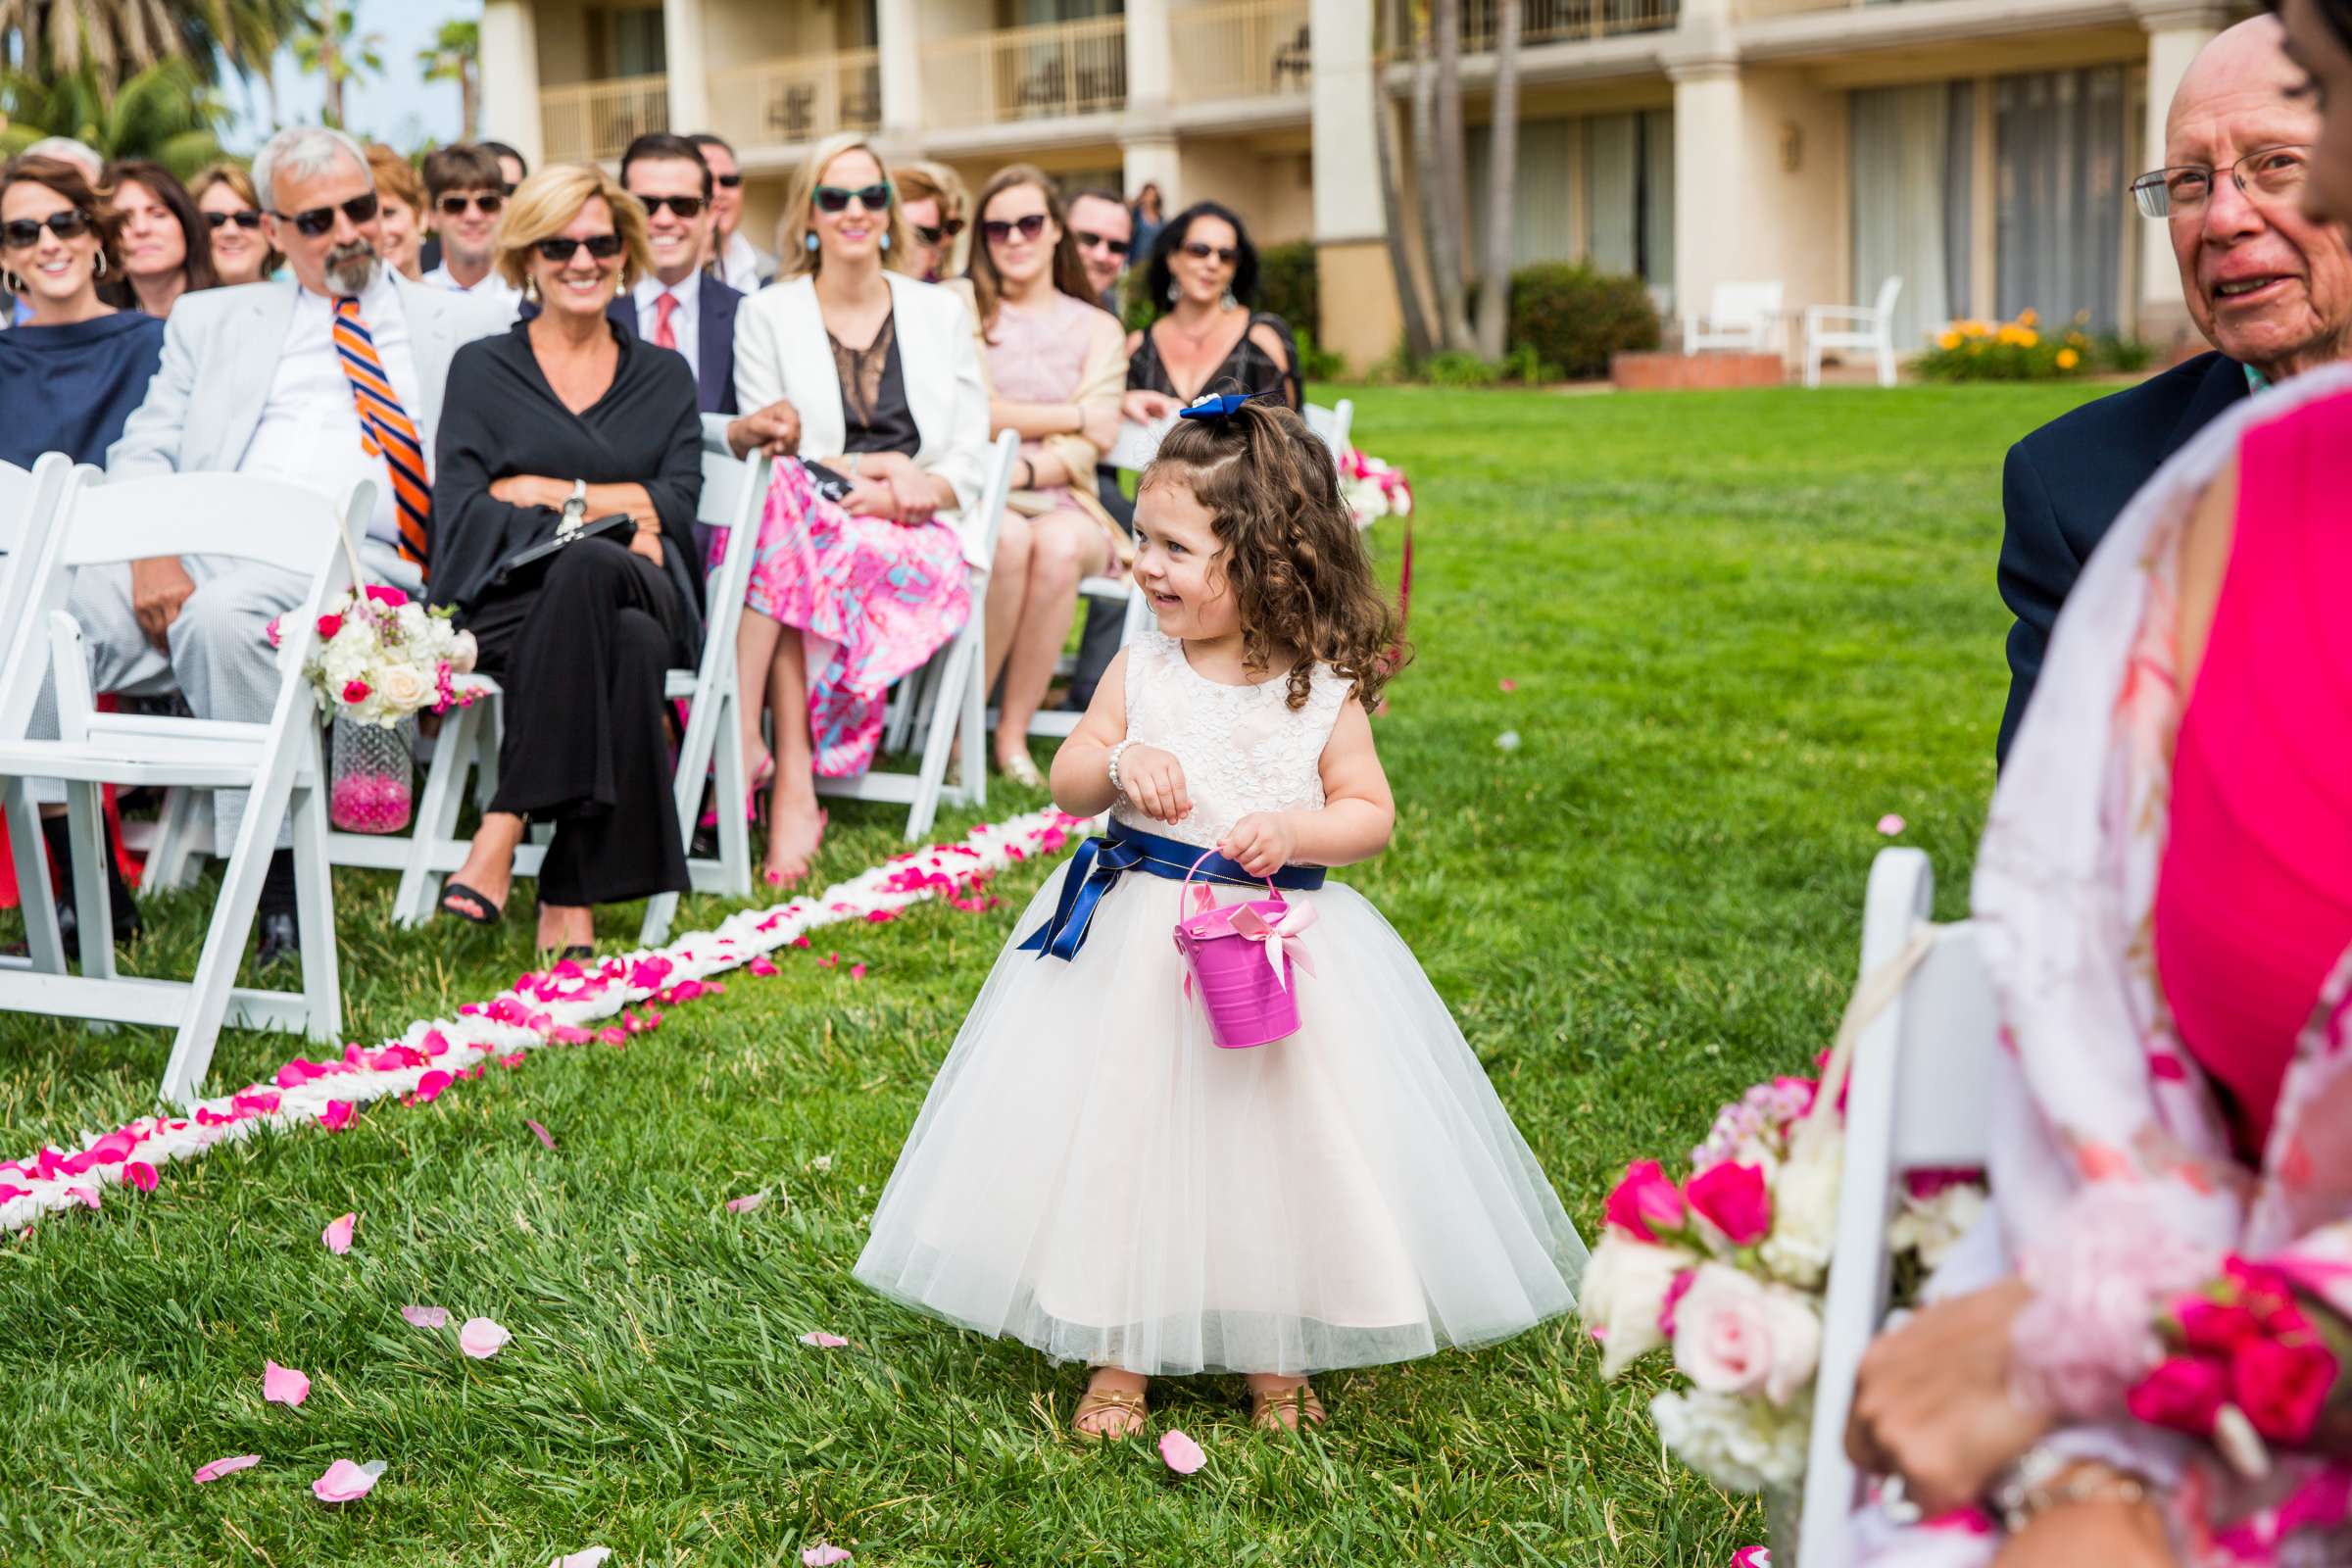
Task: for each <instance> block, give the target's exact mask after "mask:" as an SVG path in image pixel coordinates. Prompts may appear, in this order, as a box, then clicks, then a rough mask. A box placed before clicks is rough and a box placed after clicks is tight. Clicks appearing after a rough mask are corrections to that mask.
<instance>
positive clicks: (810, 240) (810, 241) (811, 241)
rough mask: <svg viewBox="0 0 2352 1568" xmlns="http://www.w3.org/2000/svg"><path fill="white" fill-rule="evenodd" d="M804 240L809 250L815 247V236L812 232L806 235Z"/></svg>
mask: <svg viewBox="0 0 2352 1568" xmlns="http://www.w3.org/2000/svg"><path fill="white" fill-rule="evenodd" d="M806 242H807V244H808V246H809V249H810V250H811V251H813V250H815V249H816V236H815V235H814V234H810V235H808V236H807V240H806Z"/></svg>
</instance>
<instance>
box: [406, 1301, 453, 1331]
mask: <svg viewBox="0 0 2352 1568" xmlns="http://www.w3.org/2000/svg"><path fill="white" fill-rule="evenodd" d="M400 1315H401V1316H402V1317H405V1318H407V1319H408V1320H409V1321H410V1322H412V1323H414V1324H416V1325H417V1327H418V1328H420V1329H445V1328H447V1327H449V1308H448V1307H446V1306H404V1307H402V1308H401V1309H400Z"/></svg>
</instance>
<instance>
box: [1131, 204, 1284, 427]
mask: <svg viewBox="0 0 2352 1568" xmlns="http://www.w3.org/2000/svg"><path fill="white" fill-rule="evenodd" d="M1145 188H1146V189H1147V190H1149V189H1151V187H1150V186H1146V187H1145ZM1144 286H1145V289H1146V290H1147V295H1146V297H1147V298H1149V299H1150V300H1151V301H1152V308H1153V309H1155V310H1161V311H1162V314H1161V315H1160V317H1159V319H1157V320H1155V321H1153V322H1152V325H1151V326H1150V327H1149V328H1147V329H1146V330H1144V331H1141V332H1137V333H1134V334H1132V335H1131V336H1129V338H1128V339H1127V354H1128V360H1127V385H1128V388H1129V390H1128V393H1127V407H1126V413H1127V417H1128V418H1130V419H1133V420H1135V421H1136V422H1137V423H1138V424H1150V423H1152V422H1153V421H1154V420H1158V419H1164V418H1166V417H1168V416H1170V415H1172V414H1174V413H1175V412H1176V411H1177V410H1178V409H1179V408H1181V407H1183V406H1184V405H1185V404H1187V403H1190V402H1192V401H1193V400H1194V399H1195V398H1197V397H1199V396H1201V393H1202V392H1204V391H1206V390H1208V389H1209V388H1210V387H1212V386H1213V387H1214V388H1216V390H1217V391H1219V392H1252V393H1256V392H1271V393H1274V394H1276V395H1277V396H1278V397H1280V399H1281V400H1282V401H1283V402H1284V403H1286V404H1288V405H1289V406H1290V407H1292V408H1294V409H1296V408H1299V407H1300V405H1301V402H1302V399H1301V396H1300V393H1299V353H1298V350H1297V348H1296V347H1295V346H1294V345H1293V343H1292V341H1291V328H1290V325H1289V323H1288V322H1286V321H1284V320H1283V319H1282V318H1281V317H1279V316H1270V315H1266V314H1263V313H1257V312H1252V310H1251V309H1250V307H1251V306H1252V305H1253V304H1254V303H1255V302H1256V299H1257V247H1256V246H1254V245H1252V244H1250V235H1249V231H1248V230H1246V229H1245V228H1243V227H1242V221H1241V218H1240V217H1239V216H1238V215H1236V214H1235V213H1233V212H1232V211H1230V210H1229V209H1227V208H1223V207H1220V206H1218V205H1217V204H1216V203H1215V202H1196V203H1194V204H1193V205H1192V206H1190V207H1188V208H1186V209H1185V210H1184V211H1183V212H1181V213H1178V214H1177V215H1176V217H1175V218H1174V219H1173V220H1172V221H1170V222H1169V223H1168V225H1167V227H1165V228H1163V229H1161V230H1160V232H1159V241H1158V243H1157V244H1156V245H1155V246H1154V247H1153V248H1152V265H1151V267H1150V269H1149V270H1147V271H1146V272H1145V273H1144ZM1163 307H1164V309H1163Z"/></svg>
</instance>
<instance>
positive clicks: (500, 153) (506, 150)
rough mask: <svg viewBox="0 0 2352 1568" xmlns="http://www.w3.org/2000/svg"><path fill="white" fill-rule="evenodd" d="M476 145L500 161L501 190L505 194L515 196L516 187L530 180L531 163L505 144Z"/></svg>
mask: <svg viewBox="0 0 2352 1568" xmlns="http://www.w3.org/2000/svg"><path fill="white" fill-rule="evenodd" d="M474 145H475V146H476V147H479V148H480V149H481V150H482V151H484V152H486V153H488V154H489V155H490V156H491V157H493V158H495V159H497V160H498V178H499V190H500V191H501V192H503V193H504V194H506V195H509V196H512V195H514V194H515V186H517V185H519V184H521V183H522V182H523V181H524V180H526V179H528V178H530V175H531V166H530V163H529V161H528V160H526V159H525V158H524V157H523V156H522V154H520V153H518V152H516V151H515V149H514V148H512V147H510V146H508V145H507V144H506V143H505V142H503V141H477V142H475V143H474Z"/></svg>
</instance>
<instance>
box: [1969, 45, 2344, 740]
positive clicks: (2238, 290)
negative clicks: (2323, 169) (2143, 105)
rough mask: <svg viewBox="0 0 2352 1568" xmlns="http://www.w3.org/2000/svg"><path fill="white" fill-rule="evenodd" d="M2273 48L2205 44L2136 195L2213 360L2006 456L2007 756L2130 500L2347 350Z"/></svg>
mask: <svg viewBox="0 0 2352 1568" xmlns="http://www.w3.org/2000/svg"><path fill="white" fill-rule="evenodd" d="M2281 37H2282V33H2281V30H2280V28H2279V25H2278V21H2277V19H2276V18H2273V17H2268V16H2263V17H2256V18H2253V19H2252V20H2250V21H2247V22H2242V23H2239V24H2238V25H2236V26H2233V27H2231V28H2229V30H2228V31H2226V32H2224V33H2223V34H2221V36H2219V37H2217V38H2215V39H2214V40H2213V42H2211V43H2209V44H2207V45H2206V46H2205V49H2204V51H2203V52H2202V53H2200V54H2199V55H2198V56H2197V58H2196V59H2195V60H2194V61H2193V62H2191V64H2190V66H2189V68H2188V71H2187V73H2186V74H2184V75H2183V76H2182V77H2181V78H2180V88H2179V90H2178V91H2176V92H2175V93H2174V95H2173V104H2172V111H2171V113H2170V114H2169V115H2168V116H2167V117H2166V121H2165V135H2164V163H2165V167H2164V168H2162V169H2159V170H2155V171H2152V172H2149V173H2145V174H2142V175H2140V176H2139V177H2138V178H2137V179H2135V180H2133V181H2132V182H2131V193H2132V196H2133V197H2134V199H2135V200H2136V201H2137V202H2138V204H2139V211H2140V212H2141V213H2142V214H2143V215H2145V217H2146V219H2147V221H2150V222H2162V223H2167V224H2170V225H2171V228H2172V239H2173V254H2174V255H2175V257H2177V258H2178V259H2179V261H2180V287H2181V292H2182V293H2183V294H2184V295H2185V296H2186V299H2187V305H2188V314H2189V317H2190V319H2192V320H2194V321H2195V322H2196V324H2197V330H2198V331H2200V332H2202V333H2203V334H2204V335H2205V338H2206V340H2207V341H2208V342H2210V343H2211V344H2213V346H2214V352H2212V353H2208V354H2201V355H2199V356H2197V357H2196V358H2195V359H2192V360H2190V361H2188V362H2187V363H2186V364H2183V365H2180V366H2177V367H2175V368H2173V369H2170V370H2167V371H2166V372H2164V373H2163V374H2161V375H2158V376H2155V377H2152V378H2151V379H2149V380H2147V381H2145V382H2142V383H2141V384H2140V385H2138V386H2135V387H2133V388H2131V390H2130V391H2128V392H2118V393H2116V394H2115V395H2114V396H2112V397H2106V398H2101V399H2100V400H2099V401H2098V402H2096V403H2091V404H2087V405H2085V406H2083V407H2082V408H2080V409H2077V410H2075V411H2074V412H2073V413H2071V414H2068V415H2065V416H2064V417H2060V418H2057V419H2054V420H2052V421H2051V422H2050V423H2048V424H2046V425H2043V426H2042V427H2041V428H2040V429H2038V430H2036V431H2034V433H2033V434H2032V435H2030V436H2027V437H2026V438H2025V439H2024V440H2023V441H2020V442H2019V443H2018V444H2017V445H2016V446H2014V447H2012V448H2010V449H2009V463H2008V467H2007V470H2006V472H2005V473H2004V475H2003V478H2002V505H2003V509H2004V511H2005V512H2006V513H2007V515H2008V526H2007V530H2006V532H2005V533H2004V534H2003V536H2002V540H2001V566H2000V587H2001V598H2002V599H2003V600H2004V601H2006V602H2007V604H2008V606H2009V609H2010V611H2011V612H2012V613H2014V614H2015V615H2016V616H2017V624H2016V625H2015V626H2013V627H2011V628H2010V632H2009V670H2010V683H2009V705H2008V710H2007V711H2006V712H2004V713H2003V714H2002V717H2001V731H2000V740H1999V743H1998V750H1999V753H2000V755H2001V756H2003V757H2006V756H2007V754H2008V751H2009V741H2010V738H2011V737H2012V736H2013V735H2015V734H2016V732H2017V725H2018V721H2019V720H2020V719H2021V718H2023V717H2024V716H2025V711H2026V704H2027V702H2028V701H2029V700H2030V699H2031V698H2032V697H2033V695H2034V680H2035V678H2036V677H2037V676H2038V675H2039V674H2040V673H2041V660H2042V652H2043V650H2044V649H2045V648H2046V647H2047V646H2048V643H2049V637H2050V628H2051V626H2052V625H2053V624H2054V623H2055V622H2056V620H2057V618H2058V611H2059V608H2060V607H2061V606H2062V605H2064V604H2065V602H2066V596H2067V593H2068V592H2069V590H2071V589H2072V588H2073V587H2074V583H2075V578H2076V576H2077V574H2078V573H2080V572H2081V570H2082V564H2083V563H2084V562H2086V561H2088V560H2089V559H2090V552H2091V550H2092V548H2093V547H2094V546H2096V545H2097V544H2098V542H2099V540H2100V538H2101V537H2103V536H2104V535H2105V534H2106V532H2107V529H2108V526H2109V525H2110V524H2111V523H2113V522H2114V521H2115V518H2116V515H2117V514H2118V513H2120V512H2122V511H2123V508H2124V504H2125V503H2126V502H2128V501H2130V500H2131V496H2132V494H2133V492H2135V491H2136V490H2138V489H2139V487H2140V486H2141V485H2142V484H2143V483H2145V482H2146V481H2147V479H2148V478H2149V476H2150V475H2152V474H2153V473H2154V472H2155V471H2156V469H2157V468H2158V467H2160V466H2162V465H2163V463H2164V461H2165V459H2167V458H2169V457H2171V456H2172V455H2173V454H2174V453H2175V452H2177V451H2179V450H2180V448H2181V447H2182V446H2183V445H2185V444H2186V443H2187V441H2188V440H2189V438H2190V437H2191V436H2194V435H2195V434H2196V433H2197V432H2198V431H2199V430H2201V429H2203V428H2204V427H2205V426H2206V425H2207V424H2208V423H2210V422H2211V421H2212V420H2213V419H2214V418H2215V417H2218V416H2219V415H2220V414H2221V413H2222V412H2223V411H2224V410H2226V409H2228V408H2229V406H2230V405H2231V404H2233V403H2235V402H2236V401H2237V400H2238V399H2239V398H2242V397H2245V396H2247V395H2248V393H2249V392H2253V391H2258V390H2260V389H2261V388H2263V387H2265V386H2268V385H2270V384H2271V383H2272V382H2275V381H2280V380H2284V379H2285V378H2286V377H2288V376H2290V375H2294V374H2296V373H2297V372H2299V371H2302V370H2307V369H2310V368H2312V367H2314V366H2318V365H2326V364H2328V363H2329V362H2331V361H2334V360H2338V359H2342V358H2344V357H2345V356H2346V354H2347V353H2348V352H2352V249H2347V246H2346V243H2345V239H2344V235H2343V233H2342V231H2341V230H2339V229H2337V228H2336V227H2334V226H2333V225H2331V224H2326V223H2319V222H2315V221H2312V220H2310V219H2308V218H2305V217H2304V216H2303V214H2302V211H2301V209H2300V207H2299V206H2298V199H2299V197H2300V196H2301V194H2302V187H2303V176H2304V170H2305V167H2306V165H2307V163H2308V161H2309V157H2310V150H2311V149H2310V144H2311V142H2312V141H2313V140H2314V139H2315V138H2316V137H2317V136H2318V134H2319V114H2318V110H2317V107H2316V106H2315V105H2313V104H2312V103H2311V102H2310V101H2309V99H2308V98H2306V97H2302V96H2298V88H2299V86H2300V84H2301V82H2302V79H2303V73H2302V72H2301V71H2299V70H2298V69H2296V67H2295V66H2294V65H2293V64H2292V63H2290V62H2289V61H2288V60H2287V59H2286V57H2285V55H2284V54H2282V53H2281V52H2280V49H2279V43H2280V39H2281Z"/></svg>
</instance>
